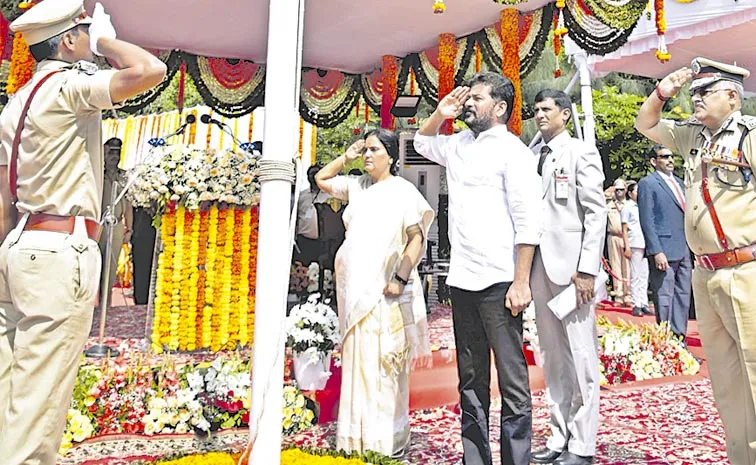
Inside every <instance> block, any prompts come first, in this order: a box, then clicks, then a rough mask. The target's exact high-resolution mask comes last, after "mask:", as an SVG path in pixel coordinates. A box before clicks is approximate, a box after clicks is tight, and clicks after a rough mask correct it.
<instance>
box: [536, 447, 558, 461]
mask: <svg viewBox="0 0 756 465" xmlns="http://www.w3.org/2000/svg"><path fill="white" fill-rule="evenodd" d="M560 455H562V451H561V450H551V449H549V448H548V447H544V448H543V449H539V450H537V451H535V452H532V453H531V454H530V461H531V462H533V463H554V460H556V459H557V458H559V456H560Z"/></svg>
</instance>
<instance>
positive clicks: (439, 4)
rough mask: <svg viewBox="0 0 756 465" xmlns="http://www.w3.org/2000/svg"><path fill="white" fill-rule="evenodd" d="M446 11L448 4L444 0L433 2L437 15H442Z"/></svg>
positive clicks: (434, 11)
mask: <svg viewBox="0 0 756 465" xmlns="http://www.w3.org/2000/svg"><path fill="white" fill-rule="evenodd" d="M445 11H446V4H445V3H444V0H436V1H435V2H433V13H434V14H437V15H442V14H444V12H445Z"/></svg>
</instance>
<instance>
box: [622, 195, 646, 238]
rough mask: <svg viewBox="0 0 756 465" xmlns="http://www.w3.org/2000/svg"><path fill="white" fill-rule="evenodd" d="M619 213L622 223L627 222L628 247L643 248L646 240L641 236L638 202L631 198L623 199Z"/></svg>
mask: <svg viewBox="0 0 756 465" xmlns="http://www.w3.org/2000/svg"><path fill="white" fill-rule="evenodd" d="M621 215H622V224H627V239H628V241H629V242H630V248H633V249H645V248H646V240H645V239H644V238H643V230H642V229H641V224H640V213H639V212H638V204H637V203H635V202H634V201H632V200H627V201H625V205H624V206H623V207H622V213H621Z"/></svg>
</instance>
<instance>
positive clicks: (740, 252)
mask: <svg viewBox="0 0 756 465" xmlns="http://www.w3.org/2000/svg"><path fill="white" fill-rule="evenodd" d="M754 260H756V244H751V245H747V246H745V247H739V248H737V249H732V250H725V251H724V252H720V253H712V254H707V255H696V265H698V266H700V267H702V268H704V269H706V270H708V271H714V270H718V269H720V268H728V267H730V266H735V265H739V264H741V263H748V262H752V261H754Z"/></svg>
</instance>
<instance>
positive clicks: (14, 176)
mask: <svg viewBox="0 0 756 465" xmlns="http://www.w3.org/2000/svg"><path fill="white" fill-rule="evenodd" d="M61 71H63V70H62V69H58V70H55V71H52V72H50V73H48V74H46V75H45V76H44V77H42V79H40V80H39V82H37V84H36V85H35V86H34V88H33V89H32V91H31V93H30V94H29V98H28V99H26V103H25V104H24V109H23V110H21V117H20V118H19V119H18V126H16V135H15V136H14V137H13V148H12V149H11V156H10V167H9V169H8V173H9V174H8V176H9V180H8V184H9V186H10V193H11V203H12V204H13V205H15V204H16V202H17V201H18V195H17V188H18V186H17V184H16V181H17V180H18V147H19V145H21V132H22V131H23V130H24V123H25V121H26V114H27V113H29V107H30V106H31V103H32V100H34V96H35V95H36V94H37V91H38V90H39V88H40V87H42V84H44V83H45V82H46V81H47V80H48V79H50V78H51V77H52V76H53V75H54V74H57V73H59V72H61Z"/></svg>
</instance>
